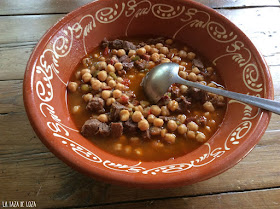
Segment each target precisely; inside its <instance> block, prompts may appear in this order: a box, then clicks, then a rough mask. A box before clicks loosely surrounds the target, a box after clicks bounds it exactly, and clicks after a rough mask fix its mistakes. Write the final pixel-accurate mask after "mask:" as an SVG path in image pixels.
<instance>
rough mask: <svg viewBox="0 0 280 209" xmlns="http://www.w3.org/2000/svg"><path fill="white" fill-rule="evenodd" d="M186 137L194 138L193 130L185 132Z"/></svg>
mask: <svg viewBox="0 0 280 209" xmlns="http://www.w3.org/2000/svg"><path fill="white" fill-rule="evenodd" d="M187 137H188V138H189V139H195V132H194V131H188V132H187Z"/></svg>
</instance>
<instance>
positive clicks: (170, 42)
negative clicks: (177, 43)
mask: <svg viewBox="0 0 280 209" xmlns="http://www.w3.org/2000/svg"><path fill="white" fill-rule="evenodd" d="M165 43H166V44H168V45H171V44H173V40H172V39H166V40H165Z"/></svg>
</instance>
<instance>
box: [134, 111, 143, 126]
mask: <svg viewBox="0 0 280 209" xmlns="http://www.w3.org/2000/svg"><path fill="white" fill-rule="evenodd" d="M131 119H132V120H133V121H134V122H136V123H138V122H139V121H140V120H142V119H143V115H142V113H141V112H140V111H135V112H134V113H133V114H132V116H131Z"/></svg>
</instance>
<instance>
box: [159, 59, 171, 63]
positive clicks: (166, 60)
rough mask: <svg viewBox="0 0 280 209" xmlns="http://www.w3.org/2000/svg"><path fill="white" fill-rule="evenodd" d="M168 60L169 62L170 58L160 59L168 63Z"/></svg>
mask: <svg viewBox="0 0 280 209" xmlns="http://www.w3.org/2000/svg"><path fill="white" fill-rule="evenodd" d="M168 62H171V61H170V59H168V58H164V59H162V60H161V63H168Z"/></svg>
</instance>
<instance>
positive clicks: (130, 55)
mask: <svg viewBox="0 0 280 209" xmlns="http://www.w3.org/2000/svg"><path fill="white" fill-rule="evenodd" d="M133 55H136V51H135V50H133V49H130V50H129V52H128V56H129V57H132V56H133Z"/></svg>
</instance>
